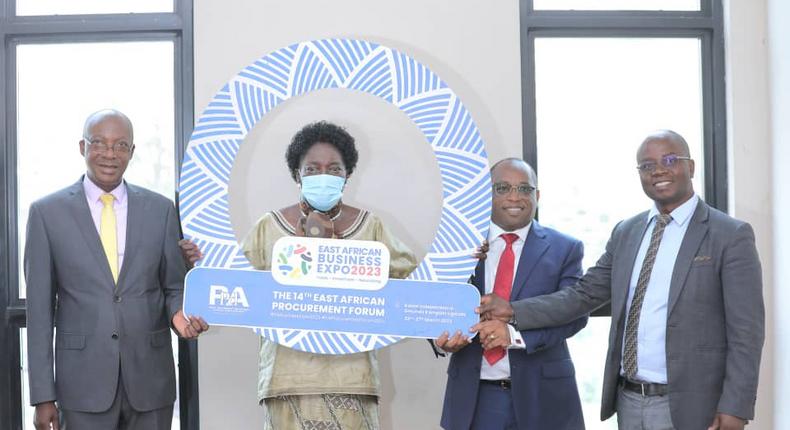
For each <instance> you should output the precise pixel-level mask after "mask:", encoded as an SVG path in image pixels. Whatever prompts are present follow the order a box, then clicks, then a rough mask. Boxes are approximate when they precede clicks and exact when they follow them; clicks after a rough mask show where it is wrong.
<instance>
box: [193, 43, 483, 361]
mask: <svg viewBox="0 0 790 430" xmlns="http://www.w3.org/2000/svg"><path fill="white" fill-rule="evenodd" d="M325 88H345V89H348V90H353V91H362V92H366V93H368V94H372V95H374V96H377V97H379V98H381V99H382V100H384V101H386V102H388V103H391V104H392V105H394V106H396V107H397V108H399V109H400V110H401V112H403V113H404V114H405V115H406V116H408V117H409V118H410V119H411V120H412V121H413V122H414V123H415V124H416V125H417V127H418V128H419V129H420V131H421V132H422V134H423V135H424V136H425V141H426V143H427V144H429V145H430V146H431V148H432V149H433V152H434V154H435V156H436V160H437V162H438V164H439V172H440V173H441V177H442V195H443V201H442V215H441V219H440V221H439V227H438V229H437V231H436V235H435V238H434V240H433V242H432V243H431V246H430V248H429V250H428V253H427V255H426V256H425V258H424V259H423V261H422V262H421V263H420V265H419V266H418V267H417V269H415V270H414V272H412V274H411V275H410V276H409V279H415V280H425V281H449V282H462V283H465V282H467V280H468V279H469V276H470V275H471V274H472V272H473V271H474V268H475V265H476V264H477V260H475V259H473V258H471V254H472V252H473V251H474V249H475V247H476V246H477V245H478V244H479V243H480V241H481V240H482V239H483V237H484V234H485V232H486V231H487V229H488V224H489V217H490V211H491V186H490V184H491V181H490V178H489V174H488V159H487V157H486V152H485V147H484V145H483V141H482V139H481V138H480V132H479V130H478V129H477V126H476V125H475V123H474V121H473V120H472V117H471V115H470V114H469V111H467V109H466V108H465V107H464V105H463V104H462V103H461V101H460V100H459V99H458V97H457V96H456V95H455V94H454V93H453V91H452V90H451V89H450V88H449V87H448V86H447V84H445V83H444V82H443V81H442V80H441V79H439V77H438V76H436V74H434V73H433V72H432V71H431V70H430V69H428V68H427V67H425V66H424V65H422V64H420V63H419V62H417V61H415V60H414V59H413V58H411V57H408V56H407V55H405V54H403V53H401V52H398V51H396V50H394V49H391V48H387V47H386V46H382V45H379V44H376V43H372V42H367V41H364V40H353V39H322V40H314V41H309V42H302V43H298V44H294V45H291V46H288V47H285V48H281V49H279V50H277V51H274V52H272V53H270V54H268V55H266V56H264V57H262V58H260V59H258V60H256V61H255V62H253V63H252V64H250V65H249V66H247V67H245V68H244V69H243V70H241V71H240V72H239V73H238V74H237V75H236V76H234V77H233V78H232V79H231V80H230V81H229V82H228V83H226V84H225V85H224V86H223V87H222V89H221V90H220V91H219V92H217V94H215V95H214V97H213V99H212V100H211V102H210V103H209V105H208V107H207V108H206V109H205V110H204V111H203V113H202V114H201V115H200V117H199V118H198V120H197V124H196V125H195V128H194V130H193V132H192V137H191V138H190V140H189V145H188V146H187V149H186V152H185V154H184V161H183V163H182V165H181V178H180V181H179V210H180V214H181V225H182V228H183V231H184V236H185V237H187V238H189V239H191V240H192V241H193V242H195V243H196V244H197V245H198V246H199V247H200V249H201V250H202V251H203V255H204V256H205V257H204V258H203V260H201V261H200V262H199V263H198V265H200V266H205V267H224V268H251V266H250V263H249V261H247V259H246V258H245V257H244V254H243V253H242V251H241V247H240V246H239V244H238V242H236V237H235V235H234V232H233V228H232V226H231V221H230V214H229V206H228V183H229V181H230V171H231V168H232V167H233V162H234V159H235V158H236V154H237V152H238V150H239V147H240V146H241V144H242V142H243V141H244V138H245V137H246V136H247V133H248V132H249V131H250V130H251V129H252V128H253V127H254V126H255V124H257V123H258V121H260V120H261V118H263V116H264V115H266V113H268V112H269V111H271V110H272V109H273V108H274V107H276V106H278V105H279V104H280V103H283V102H285V101H287V100H288V99H290V98H292V97H296V96H299V95H302V94H305V93H307V92H310V91H316V90H321V89H325ZM294 132H295V131H294ZM278 156H279V154H278ZM426 288H429V286H426ZM260 333H261V334H262V335H263V336H264V337H266V338H268V339H270V340H273V341H275V342H278V343H280V344H282V345H284V346H287V347H290V348H295V349H298V350H301V351H307V352H315V353H324V354H327V353H328V354H336V353H349V352H360V351H369V350H371V349H375V348H380V347H383V346H387V345H390V344H392V343H394V342H397V341H398V340H400V338H399V337H395V336H371V335H365V334H349V333H337V332H327V331H315V330H289V329H265V328H264V329H260Z"/></svg>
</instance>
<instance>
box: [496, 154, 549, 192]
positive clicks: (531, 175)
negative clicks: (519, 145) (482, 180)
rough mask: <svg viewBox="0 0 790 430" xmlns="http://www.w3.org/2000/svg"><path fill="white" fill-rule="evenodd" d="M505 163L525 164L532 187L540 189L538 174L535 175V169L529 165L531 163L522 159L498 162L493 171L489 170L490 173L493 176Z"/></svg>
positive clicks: (515, 158) (506, 159)
mask: <svg viewBox="0 0 790 430" xmlns="http://www.w3.org/2000/svg"><path fill="white" fill-rule="evenodd" d="M505 163H514V164H523V165H524V167H525V168H526V170H527V175H528V176H529V179H530V180H531V181H532V186H534V187H535V188H537V187H538V174H537V173H535V169H533V168H532V166H530V165H529V163H527V162H526V161H524V160H523V159H521V158H517V157H508V158H503V159H501V160H499V161H497V162H496V163H494V165H493V166H491V170H489V173H490V174H492V175H493V173H494V170H496V168H497V167H499V166H500V165H501V164H505Z"/></svg>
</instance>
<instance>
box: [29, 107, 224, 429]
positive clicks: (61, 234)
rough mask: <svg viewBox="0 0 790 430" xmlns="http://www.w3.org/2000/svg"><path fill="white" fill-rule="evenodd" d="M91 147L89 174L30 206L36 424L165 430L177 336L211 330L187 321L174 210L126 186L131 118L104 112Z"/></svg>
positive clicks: (86, 146) (88, 136)
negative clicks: (174, 334) (172, 334)
mask: <svg viewBox="0 0 790 430" xmlns="http://www.w3.org/2000/svg"><path fill="white" fill-rule="evenodd" d="M83 136H84V138H83V139H82V140H80V143H79V148H80V154H81V155H82V156H83V157H84V159H85V165H86V167H87V171H86V173H85V175H84V176H83V177H82V178H80V180H79V181H77V182H76V183H75V184H73V185H71V186H69V187H67V188H65V189H63V190H61V191H58V192H56V193H54V194H51V195H49V196H46V197H44V198H42V199H41V200H38V201H36V202H35V203H33V204H32V205H31V206H30V215H29V218H28V224H27V240H26V244H25V280H26V283H27V335H28V357H29V360H30V362H29V375H30V402H31V404H32V405H34V406H35V408H36V410H35V415H34V421H35V422H34V424H35V427H36V429H37V430H43V429H50V428H53V429H56V430H58V429H60V428H64V429H79V430H83V429H88V430H92V429H96V430H99V429H103V430H106V429H118V428H120V429H130V430H131V429H140V430H142V429H153V430H164V429H168V430H169V429H170V426H171V420H172V415H173V402H174V401H175V395H176V392H175V372H174V366H173V351H172V347H171V340H170V329H171V327H172V328H173V329H175V330H176V332H177V333H178V335H179V336H182V337H184V338H187V339H189V338H194V337H196V336H197V335H198V334H199V333H200V332H202V331H204V330H206V329H208V326H207V325H206V323H205V321H203V320H202V319H201V318H199V317H192V318H189V319H187V317H186V316H185V315H184V314H183V312H182V311H181V302H182V295H183V281H184V273H185V262H184V260H183V259H182V256H181V251H180V249H179V247H178V239H179V228H178V220H177V218H176V214H175V208H174V207H173V204H172V203H171V202H170V200H168V199H166V198H165V197H162V196H160V195H158V194H156V193H153V192H151V191H148V190H146V189H144V188H140V187H137V186H134V185H132V184H129V183H126V182H125V181H124V180H123V174H124V172H125V171H126V167H127V166H128V164H129V161H130V160H131V158H132V156H133V154H134V143H133V140H132V139H133V132H132V123H131V121H129V119H128V118H127V117H126V115H124V114H122V113H121V112H118V111H114V110H103V111H99V112H96V113H94V114H93V115H91V116H90V117H88V119H87V121H86V122H85V127H84V130H83ZM55 326H57V332H56V333H54V337H55V352H54V357H53V348H52V339H53V331H54V330H53V328H55ZM56 403H57V406H56ZM59 412H60V414H62V420H61V419H59V416H58V415H59ZM61 426H63V427H61Z"/></svg>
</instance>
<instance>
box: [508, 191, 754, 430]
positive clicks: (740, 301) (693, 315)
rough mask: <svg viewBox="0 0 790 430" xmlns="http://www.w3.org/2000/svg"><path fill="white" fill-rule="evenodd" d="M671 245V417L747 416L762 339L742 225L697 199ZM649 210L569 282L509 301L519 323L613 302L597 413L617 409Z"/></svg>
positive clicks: (691, 421) (681, 421) (626, 224)
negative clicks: (675, 248) (631, 291)
mask: <svg viewBox="0 0 790 430" xmlns="http://www.w3.org/2000/svg"><path fill="white" fill-rule="evenodd" d="M690 222H691V223H690V224H689V227H688V230H687V231H686V235H685V237H684V238H683V242H682V244H681V247H680V251H679V253H678V257H677V260H676V261H675V267H674V270H673V273H672V280H671V284H670V288H669V302H668V305H667V306H668V309H667V332H666V354H667V377H668V383H669V401H670V409H671V414H672V422H673V424H674V426H675V428H679V429H701V428H707V426H708V425H710V423H711V422H712V421H713V417H714V415H715V413H716V412H722V413H726V414H730V415H735V416H738V417H741V418H745V419H752V418H754V404H755V398H756V394H757V380H758V372H759V369H760V355H761V352H762V346H763V341H764V338H765V310H764V305H763V292H762V272H761V268H760V260H759V257H758V255H757V250H756V248H755V244H754V232H753V231H752V228H751V226H750V225H749V224H747V223H745V222H742V221H739V220H736V219H734V218H732V217H730V216H728V215H727V214H725V213H722V212H720V211H718V210H716V209H714V208H711V207H709V206H708V205H707V204H706V203H705V202H703V201H702V200H700V202H699V204H698V205H697V208H696V209H695V211H694V215H693V216H692V218H691V221H690ZM646 228H647V212H644V213H641V214H639V215H637V216H635V217H633V218H630V219H627V220H625V221H622V222H620V223H619V224H618V225H617V226H616V227H615V228H614V231H613V232H612V236H611V238H610V239H609V242H608V244H607V245H606V252H605V253H604V255H603V256H601V258H600V259H599V260H598V262H597V263H596V265H595V266H594V267H592V268H590V269H589V270H588V271H587V273H586V274H585V275H584V277H582V279H581V280H580V281H579V282H578V283H577V284H576V285H575V286H573V287H572V288H565V289H563V290H560V291H558V292H557V293H554V294H551V295H548V296H540V297H534V298H530V299H526V300H522V301H519V302H515V303H513V308H514V311H515V312H516V318H517V320H518V323H519V327H518V328H519V330H524V329H531V328H537V327H546V326H549V327H550V326H556V325H561V324H565V323H568V322H569V321H572V320H574V319H575V318H578V317H579V316H581V315H584V314H586V313H588V312H590V311H591V310H593V309H595V308H598V307H600V306H601V305H604V304H606V303H607V302H609V301H611V305H612V325H611V328H610V331H609V352H608V353H607V357H606V369H605V372H604V381H603V396H602V404H601V419H602V420H603V419H606V418H609V417H610V416H612V414H614V413H615V411H616V399H617V384H618V377H619V374H620V361H621V350H622V342H623V329H624V326H625V307H626V306H625V305H626V300H627V297H628V286H629V282H630V280H631V273H632V268H633V265H634V261H635V259H636V254H637V251H638V249H639V245H640V243H641V241H642V236H643V234H644V232H645V229H646Z"/></svg>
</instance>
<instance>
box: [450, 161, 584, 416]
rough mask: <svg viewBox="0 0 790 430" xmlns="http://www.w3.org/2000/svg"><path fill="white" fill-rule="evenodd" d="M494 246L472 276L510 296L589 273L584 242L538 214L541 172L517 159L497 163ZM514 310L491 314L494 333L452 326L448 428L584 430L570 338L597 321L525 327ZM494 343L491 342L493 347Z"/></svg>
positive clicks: (553, 287) (546, 289) (485, 289)
mask: <svg viewBox="0 0 790 430" xmlns="http://www.w3.org/2000/svg"><path fill="white" fill-rule="evenodd" d="M491 180H492V182H493V197H492V209H491V226H490V229H489V233H488V244H489V245H488V250H487V254H486V258H485V259H484V260H482V261H481V262H480V263H479V264H478V266H477V268H476V270H475V274H474V276H473V277H472V283H473V284H474V285H475V286H476V287H477V288H478V289H479V290H480V292H481V294H486V293H488V294H494V295H497V296H498V297H502V300H503V301H510V300H520V299H524V298H527V297H534V296H537V295H541V294H548V293H552V292H554V291H557V290H558V289H561V288H563V287H566V286H568V285H572V284H574V283H575V282H576V281H577V280H578V279H579V277H580V276H581V274H582V268H581V262H582V256H583V247H582V244H581V242H579V241H578V240H576V239H573V238H571V237H569V236H566V235H564V234H562V233H559V232H557V231H555V230H553V229H550V228H548V227H543V226H542V225H540V224H539V223H538V222H537V221H535V220H534V216H535V211H536V210H537V207H538V199H539V197H540V192H539V191H538V190H537V177H536V175H535V171H534V170H533V169H532V168H531V167H530V166H529V165H528V164H527V163H525V162H524V161H523V160H520V159H517V158H508V159H505V160H502V161H500V162H498V163H496V164H495V165H494V166H493V167H492V168H491ZM516 324H517V322H516V321H515V320H513V319H508V320H505V321H500V320H498V319H491V320H488V321H484V322H483V323H482V325H481V327H485V328H486V330H487V331H486V335H485V338H483V337H481V336H477V337H475V338H474V339H473V340H472V341H471V342H470V341H469V339H468V338H467V337H465V336H464V335H463V334H462V333H460V332H458V333H455V334H454V335H453V336H452V337H450V336H449V333H444V334H443V335H442V336H441V337H439V338H438V339H436V341H435V344H436V346H438V347H440V348H442V349H444V350H445V351H447V352H451V353H452V357H451V358H450V364H449V367H448V369H447V375H448V376H447V388H446V393H445V399H444V410H443V412H442V421H441V424H442V427H443V428H445V429H448V430H459V429H463V430H468V429H473V430H506V429H519V430H532V429H534V430H542V429H557V430H561V429H583V428H584V419H583V417H582V410H581V402H580V401H579V393H578V391H577V388H576V379H575V377H574V375H575V371H574V367H573V363H572V362H571V358H570V354H569V353H568V347H567V345H566V343H565V339H567V338H568V337H571V336H573V335H574V334H576V332H578V331H579V330H581V329H582V328H583V327H584V326H585V325H586V324H587V317H586V315H580V316H579V317H577V318H575V319H574V320H573V321H568V322H567V323H565V324H563V325H558V326H556V327H552V328H546V329H539V330H522V331H518V330H516V329H515V328H514V327H515V325H516ZM483 346H486V347H487V348H486V350H485V351H484V350H483Z"/></svg>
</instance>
